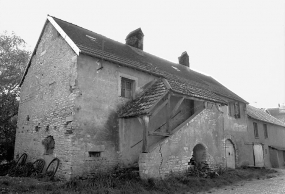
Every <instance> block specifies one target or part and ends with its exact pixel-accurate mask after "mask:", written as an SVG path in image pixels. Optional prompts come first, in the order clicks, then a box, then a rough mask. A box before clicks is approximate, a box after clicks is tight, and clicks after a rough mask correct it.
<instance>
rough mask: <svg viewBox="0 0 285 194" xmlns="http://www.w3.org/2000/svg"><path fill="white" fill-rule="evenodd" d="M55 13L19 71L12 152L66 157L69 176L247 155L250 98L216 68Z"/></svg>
mask: <svg viewBox="0 0 285 194" xmlns="http://www.w3.org/2000/svg"><path fill="white" fill-rule="evenodd" d="M143 37H144V34H143V32H142V30H141V29H140V28H139V29H137V30H134V31H133V32H131V33H129V34H128V35H127V37H126V42H125V43H120V42H117V41H114V40H111V39H109V38H107V37H104V36H102V35H99V34H97V33H94V32H92V31H90V30H87V29H84V28H82V27H79V26H77V25H74V24H71V23H69V22H66V21H63V20H61V19H58V18H55V17H52V16H48V17H47V20H46V22H45V24H44V27H43V29H42V32H41V34H40V37H39V40H38V42H37V44H36V47H35V49H34V52H33V54H32V57H31V59H30V61H29V63H28V65H27V68H26V70H25V73H24V75H23V78H22V81H21V84H20V85H21V99H20V107H19V117H18V129H17V134H16V145H15V157H17V156H18V155H20V154H22V153H24V152H26V153H27V154H28V160H30V161H33V160H35V159H38V158H43V159H45V160H46V162H49V161H50V160H51V159H53V158H54V157H57V158H59V159H60V166H59V170H58V172H57V175H58V176H59V177H62V178H65V179H69V178H71V177H75V176H82V175H87V174H88V173H91V172H96V171H99V170H110V169H112V168H114V167H115V166H117V165H120V166H129V165H135V164H136V165H138V166H139V171H140V175H141V177H143V178H148V177H159V178H163V177H165V176H166V175H167V174H169V173H171V172H180V171H184V170H186V169H187V168H188V166H189V161H190V159H191V158H192V159H193V160H195V161H196V162H207V163H208V164H209V166H210V167H215V166H216V165H223V166H227V167H229V168H235V167H237V166H240V165H243V164H249V163H250V162H251V161H250V159H249V158H250V156H251V155H252V152H251V150H250V149H249V148H251V147H252V145H249V144H246V142H249V139H248V133H247V113H246V104H248V103H247V102H246V101H245V100H243V99H242V98H241V97H239V96H238V95H236V94H234V93H233V92H231V91H230V90H229V89H227V88H226V87H224V86H223V85H222V84H220V83H219V82H217V81H216V80H215V79H213V78H212V77H209V76H206V75H203V74H201V73H198V72H195V71H193V70H191V68H190V64H189V57H188V54H187V52H183V53H182V55H181V56H180V57H179V62H178V63H173V62H170V61H167V60H164V59H162V58H159V57H157V56H154V55H152V54H149V53H147V52H145V51H143V45H144V41H143Z"/></svg>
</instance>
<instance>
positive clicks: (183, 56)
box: [178, 51, 190, 68]
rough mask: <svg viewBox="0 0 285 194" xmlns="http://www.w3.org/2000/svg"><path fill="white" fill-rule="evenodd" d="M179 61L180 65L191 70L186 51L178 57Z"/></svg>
mask: <svg viewBox="0 0 285 194" xmlns="http://www.w3.org/2000/svg"><path fill="white" fill-rule="evenodd" d="M178 61H179V64H180V65H184V66H186V67H189V68H190V63H189V56H188V54H187V52H186V51H184V52H183V53H182V54H181V56H180V57H178Z"/></svg>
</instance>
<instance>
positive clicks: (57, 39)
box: [15, 22, 77, 178]
mask: <svg viewBox="0 0 285 194" xmlns="http://www.w3.org/2000/svg"><path fill="white" fill-rule="evenodd" d="M76 62H77V56H76V54H75V53H74V52H73V50H72V49H71V48H70V47H69V45H68V44H67V43H66V42H65V40H64V39H63V38H62V37H61V36H60V34H59V33H58V32H57V31H56V30H55V28H54V27H53V26H52V25H51V24H50V23H49V22H47V24H46V25H45V27H44V30H43V34H42V36H41V38H40V41H39V44H38V47H37V48H36V52H35V54H34V55H33V56H32V59H31V65H30V67H29V69H28V72H27V75H26V76H25V79H24V82H23V84H22V86H21V99H20V106H19V114H18V128H17V133H16V143H15V157H16V158H17V156H19V155H21V154H22V153H24V152H25V153H27V154H28V161H35V160H36V159H39V158H43V159H45V161H46V163H47V164H48V163H49V162H50V161H51V160H52V159H53V158H54V157H57V158H59V159H60V166H59V169H58V172H57V175H58V176H59V177H62V178H69V177H70V176H71V157H70V156H71V154H72V150H71V149H70V146H71V138H70V137H69V136H68V130H69V128H71V127H72V123H71V122H70V118H72V116H73V115H74V99H75V98H76V96H77V91H76V89H74V84H75V81H74V80H75V79H76ZM48 136H52V137H53V138H54V141H55V145H54V150H53V152H52V153H51V154H47V153H46V151H45V148H44V145H43V144H42V141H43V140H44V139H45V138H46V137H48ZM47 164H46V165H47Z"/></svg>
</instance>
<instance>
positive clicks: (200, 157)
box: [191, 144, 207, 164]
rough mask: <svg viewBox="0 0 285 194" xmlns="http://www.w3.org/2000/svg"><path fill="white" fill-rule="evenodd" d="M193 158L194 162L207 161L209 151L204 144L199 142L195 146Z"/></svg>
mask: <svg viewBox="0 0 285 194" xmlns="http://www.w3.org/2000/svg"><path fill="white" fill-rule="evenodd" d="M191 160H192V163H194V164H200V163H206V160H207V152H206V148H205V146H203V145H202V144H197V145H196V146H195V147H194V148H193V155H192V158H191Z"/></svg>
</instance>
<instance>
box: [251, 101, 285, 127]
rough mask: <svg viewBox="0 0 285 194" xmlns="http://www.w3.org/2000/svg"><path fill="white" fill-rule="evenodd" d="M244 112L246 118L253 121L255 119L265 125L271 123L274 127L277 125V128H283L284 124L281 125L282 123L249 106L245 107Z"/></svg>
mask: <svg viewBox="0 0 285 194" xmlns="http://www.w3.org/2000/svg"><path fill="white" fill-rule="evenodd" d="M246 110H247V114H248V116H250V117H251V118H254V119H257V120H260V121H264V122H267V123H271V124H274V125H279V126H282V127H285V123H283V122H282V121H280V120H278V119H276V118H275V117H273V116H271V115H270V114H268V113H267V112H265V110H262V109H259V108H255V107H253V106H250V105H247V106H246Z"/></svg>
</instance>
